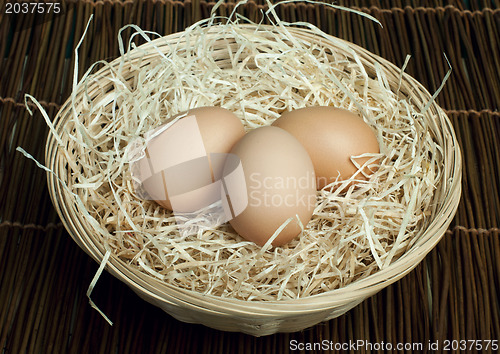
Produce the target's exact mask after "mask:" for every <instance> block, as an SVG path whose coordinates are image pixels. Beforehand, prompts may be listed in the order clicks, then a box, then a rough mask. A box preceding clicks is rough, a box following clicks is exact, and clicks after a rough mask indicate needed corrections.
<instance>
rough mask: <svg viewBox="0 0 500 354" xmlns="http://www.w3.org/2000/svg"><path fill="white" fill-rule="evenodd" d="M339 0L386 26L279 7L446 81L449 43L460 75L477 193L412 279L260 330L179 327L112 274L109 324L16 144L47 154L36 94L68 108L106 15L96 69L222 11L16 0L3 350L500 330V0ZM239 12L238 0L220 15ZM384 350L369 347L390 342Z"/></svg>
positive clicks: (156, 348) (155, 348)
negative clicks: (22, 11) (48, 6)
mask: <svg viewBox="0 0 500 354" xmlns="http://www.w3.org/2000/svg"><path fill="white" fill-rule="evenodd" d="M264 3H265V2H264V1H261V0H254V1H249V2H248V3H247V4H246V5H244V6H242V7H241V8H240V12H241V13H242V14H244V15H245V16H247V17H248V18H250V19H252V20H257V19H258V18H259V13H260V9H262V8H263V7H264V5H263V4H264ZM337 3H338V4H340V5H350V6H356V7H359V8H361V9H362V10H363V11H366V12H368V13H369V14H371V15H372V16H374V17H376V18H377V19H379V20H380V21H381V22H382V24H383V26H384V28H383V29H382V28H379V27H378V26H377V25H375V24H373V23H371V22H369V21H367V20H366V19H364V18H361V17H359V16H356V15H353V14H350V13H346V12H339V11H336V10H333V9H331V8H328V7H325V6H322V5H312V4H288V5H283V6H282V7H280V8H278V14H279V15H280V17H281V18H282V19H284V20H287V21H309V22H311V23H314V24H316V25H317V26H318V27H320V28H321V29H323V30H324V31H326V32H328V33H330V34H333V35H335V36H338V37H341V38H344V39H347V40H350V41H352V42H354V43H356V44H359V45H361V46H363V47H365V48H367V49H368V50H370V51H372V52H374V53H376V54H378V55H380V56H382V57H384V58H387V59H388V60H390V61H391V62H393V63H395V64H396V65H398V66H399V67H401V66H402V65H403V63H404V60H405V57H406V55H407V54H409V55H411V56H412V58H411V61H410V63H409V65H408V67H407V69H406V71H407V72H408V73H409V74H411V75H412V76H414V77H415V78H416V79H417V80H419V81H420V82H421V83H422V84H423V85H424V86H426V87H427V88H428V90H429V91H430V92H434V91H435V90H436V89H437V88H438V87H439V85H440V84H441V80H442V78H443V77H444V75H445V74H446V71H447V65H446V59H445V57H444V55H443V53H445V54H446V56H447V57H448V59H449V61H450V63H451V65H452V67H453V73H452V76H451V77H450V80H449V81H448V82H447V84H446V86H445V87H444V89H443V91H442V92H441V94H440V95H439V97H438V103H439V104H440V105H441V106H442V107H443V108H444V109H445V110H446V111H447V113H448V115H449V117H450V119H451V121H452V123H453V126H454V128H455V131H456V133H457V136H458V139H459V142H460V145H461V148H462V153H463V160H464V176H463V196H462V199H461V203H460V206H459V209H458V212H457V215H456V217H455V218H454V220H453V222H452V224H451V225H450V229H449V230H448V231H447V232H446V235H445V237H444V238H443V240H442V241H441V242H440V243H439V244H438V245H437V247H436V248H435V249H434V250H433V251H432V252H431V253H430V254H429V255H428V256H427V258H425V260H424V261H423V262H422V263H421V264H420V265H418V266H417V268H416V269H415V270H414V271H413V272H411V273H410V274H409V275H408V276H406V277H405V278H403V279H402V280H400V281H399V282H397V283H395V284H393V285H392V286H389V287H387V288H386V289H384V290H383V291H382V292H380V293H378V294H376V295H375V296H373V297H371V298H370V299H368V300H367V301H365V302H363V303H362V304H360V305H359V306H357V307H356V308H354V309H352V310H351V311H349V312H348V313H347V314H345V315H344V316H341V317H339V318H337V319H334V320H331V321H328V322H325V323H322V324H319V325H317V326H315V327H312V328H310V329H306V330H304V331H301V332H297V333H291V334H276V335H271V336H266V337H260V338H255V337H252V336H248V335H245V334H240V333H229V332H220V331H217V330H213V329H210V328H207V327H204V326H201V325H191V324H185V323H182V322H179V321H177V320H175V319H173V318H171V317H170V316H169V315H167V314H165V313H163V312H162V311H161V310H158V309H157V308H156V307H154V306H152V305H149V304H148V303H146V302H144V301H142V300H141V299H139V298H138V297H137V296H136V295H135V294H134V293H133V292H132V291H131V290H130V289H128V288H127V287H126V286H125V285H124V284H122V283H120V282H119V281H117V280H116V279H114V278H113V277H112V276H110V275H109V274H107V273H104V274H103V275H102V276H101V278H100V279H99V282H98V283H97V286H96V288H95V290H94V292H93V296H92V297H93V300H94V302H95V303H96V304H97V305H98V306H99V307H100V308H101V310H103V311H104V313H106V314H107V315H108V317H110V318H111V319H112V320H113V322H114V326H112V327H111V326H109V325H108V324H107V323H106V321H105V320H104V319H103V318H102V317H101V316H100V315H99V314H98V313H97V312H96V311H95V310H93V309H92V308H91V307H90V305H89V303H88V299H87V297H86V295H85V293H86V291H87V287H88V285H89V284H90V282H91V280H92V277H93V276H94V274H95V272H96V270H97V267H98V265H97V264H96V263H95V262H94V261H92V260H91V259H90V258H89V257H88V256H87V255H86V254H84V253H83V251H81V250H80V249H79V248H78V247H77V245H76V244H75V243H74V242H73V241H72V240H71V238H70V237H69V235H68V234H67V233H66V231H65V229H64V228H63V227H62V225H61V223H60V221H59V219H58V216H57V214H56V213H55V211H54V209H53V207H52V204H51V202H50V198H49V195H48V192H47V188H46V179H45V175H44V172H43V171H42V170H40V169H39V168H37V167H36V166H35V165H34V163H33V162H31V161H29V160H27V159H26V158H24V157H22V156H21V155H20V154H19V153H17V152H16V151H15V148H16V147H17V146H21V147H23V148H24V149H25V150H26V151H28V152H29V153H30V154H32V155H33V156H34V157H35V158H37V159H38V160H39V161H43V152H44V145H45V138H46V135H47V133H48V129H47V127H46V124H45V122H44V119H43V117H42V116H41V114H40V113H39V112H38V111H35V113H34V115H33V116H30V115H29V114H28V113H27V110H26V108H25V107H24V94H25V93H29V94H31V95H33V96H34V97H36V98H37V99H38V100H40V102H41V103H42V106H43V107H44V108H45V109H46V110H47V112H48V114H49V116H50V117H51V118H53V117H54V116H55V114H56V112H57V110H58V108H59V107H60V105H61V104H62V103H63V102H64V101H65V100H66V98H67V97H68V96H69V94H70V91H71V84H72V68H73V63H74V62H73V60H74V51H73V49H74V47H75V45H76V43H77V41H78V39H79V38H80V37H81V35H82V33H83V30H84V26H85V24H86V22H87V19H88V18H89V16H90V14H94V20H93V22H92V23H91V25H90V28H89V31H88V33H87V36H86V38H85V40H84V42H83V45H82V47H81V49H80V54H79V55H80V62H79V65H80V67H79V72H80V73H82V72H84V70H85V69H87V68H88V67H89V66H90V65H91V64H92V63H94V62H95V61H97V60H100V59H106V60H109V59H112V58H115V57H117V56H118V44H117V41H116V37H117V34H118V30H119V29H120V28H121V27H122V26H123V25H125V24H128V23H134V24H137V25H139V26H140V27H141V28H143V29H145V30H152V31H156V32H158V33H160V34H162V35H166V34H169V33H172V32H176V31H180V30H183V29H184V28H185V27H186V26H188V25H190V24H192V23H193V22H195V21H197V20H199V19H201V18H204V17H207V16H208V15H209V13H210V10H211V8H212V6H213V3H209V2H205V1H199V0H192V1H190V2H187V1H186V2H180V1H169V0H157V1H152V0H141V1H130V0H128V1H95V2H94V1H89V0H86V1H66V2H65V3H64V5H65V6H64V11H63V13H62V14H60V15H57V16H55V17H52V15H50V16H48V15H46V17H43V16H42V15H40V16H42V17H40V16H38V17H36V18H33V17H30V16H24V17H23V16H17V17H16V16H13V15H6V14H4V9H5V1H4V0H0V5H1V10H0V11H1V12H0V147H1V150H0V151H1V155H0V201H1V202H0V352H1V353H4V352H6V353H25V352H28V353H64V352H70V353H149V352H151V353H287V352H293V350H292V349H295V347H294V344H296V345H298V344H299V343H302V344H306V343H311V344H312V343H319V342H321V341H323V340H326V341H328V343H332V344H333V343H349V341H357V340H364V341H367V342H368V343H381V342H384V343H391V344H393V345H394V346H395V345H396V344H397V343H410V344H411V343H424V349H425V351H427V349H428V343H429V341H430V342H432V343H434V342H436V341H438V342H439V344H440V346H441V347H440V349H441V350H442V349H443V346H444V345H445V343H446V342H445V341H446V340H450V341H452V340H475V339H480V340H495V339H496V340H500V303H499V297H500V239H499V237H500V229H499V228H500V225H499V224H500V197H499V195H500V183H499V182H500V167H499V166H500V113H499V108H500V1H498V0H496V1H495V0H493V1H487V0H484V1H480V0H476V1H473V0H471V1H465V2H462V1H458V0H455V1H444V0H443V1H425V0H421V1H417V0H413V1H398V0H371V1H370V0H364V1H362V0H355V1H338V2H337ZM233 7H234V4H233V3H231V2H227V3H226V4H224V5H223V6H221V7H220V8H219V10H218V12H219V13H220V14H221V15H228V14H229V13H230V12H231V11H232V9H233ZM129 36H130V31H125V33H124V38H125V39H127V38H129ZM138 44H140V42H138ZM450 344H452V343H450ZM450 348H452V347H451V345H450ZM365 349H366V350H365ZM369 349H370V348H364V349H363V350H361V351H360V352H376V350H375V349H373V348H372V349H373V350H369ZM347 351H352V350H347ZM311 352H323V350H321V348H320V349H318V350H313V351H311ZM486 352H494V351H492V350H491V347H490V350H489V351H488V350H487V351H486Z"/></svg>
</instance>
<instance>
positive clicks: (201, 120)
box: [140, 107, 245, 213]
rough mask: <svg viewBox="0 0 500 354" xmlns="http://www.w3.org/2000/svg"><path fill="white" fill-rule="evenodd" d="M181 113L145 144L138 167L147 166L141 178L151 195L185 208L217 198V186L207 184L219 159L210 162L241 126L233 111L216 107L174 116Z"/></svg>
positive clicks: (238, 136)
mask: <svg viewBox="0 0 500 354" xmlns="http://www.w3.org/2000/svg"><path fill="white" fill-rule="evenodd" d="M181 115H182V116H183V117H182V118H180V119H179V120H178V121H177V122H175V123H174V124H173V125H171V126H170V127H169V128H168V129H166V130H165V131H163V132H162V133H160V134H159V135H158V136H156V137H154V138H153V139H152V140H151V141H150V142H149V143H148V145H147V149H146V154H147V158H145V159H143V160H142V161H140V163H141V164H142V165H141V166H140V168H141V169H143V170H144V169H151V171H153V172H152V174H151V177H149V178H147V179H146V180H145V181H144V182H143V188H144V189H145V191H146V192H147V193H148V195H149V196H150V197H151V199H153V200H155V201H156V202H157V203H158V204H160V205H161V206H163V207H165V208H167V209H169V210H172V209H173V207H172V202H171V201H174V199H173V198H175V203H174V204H175V205H174V207H175V211H176V212H188V213H190V212H195V211H197V210H199V209H201V208H203V207H206V206H207V205H209V204H211V203H213V202H215V201H217V200H218V199H219V198H220V193H219V190H218V189H217V188H211V187H210V185H211V184H213V182H215V180H214V176H220V175H221V173H222V169H223V167H224V164H220V163H218V164H216V163H212V162H213V161H215V159H214V156H215V155H217V154H219V155H220V154H227V153H229V152H230V151H231V149H232V147H233V146H234V145H235V144H236V142H237V141H238V140H240V139H241V138H242V137H243V136H244V134H245V128H244V127H243V124H242V123H241V121H240V119H239V118H238V117H237V116H236V115H235V114H233V113H232V112H231V111H228V110H227V109H224V108H221V107H198V108H194V109H190V110H189V111H187V112H183V113H180V114H178V115H177V116H175V117H178V116H181ZM175 117H174V118H175ZM194 118H195V119H194ZM160 128H161V127H160ZM165 166H168V168H164V167H165Z"/></svg>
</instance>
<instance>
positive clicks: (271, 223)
mask: <svg viewBox="0 0 500 354" xmlns="http://www.w3.org/2000/svg"><path fill="white" fill-rule="evenodd" d="M231 153H232V154H235V155H236V156H238V157H239V159H240V161H241V164H242V167H243V171H244V176H245V181H246V192H247V199H248V205H247V206H246V208H245V209H244V211H243V212H242V213H241V214H239V215H237V216H236V217H235V218H233V219H232V220H230V221H229V222H230V224H231V225H232V227H233V228H234V229H235V230H236V232H237V233H238V234H239V235H241V236H242V237H243V238H245V239H247V240H250V241H253V242H255V243H256V244H257V245H260V246H262V245H264V244H265V243H266V242H267V241H268V240H269V238H270V237H271V236H273V234H274V233H275V231H276V230H277V229H278V228H279V227H280V226H281V225H282V224H283V223H284V222H285V221H287V219H289V218H293V220H291V221H290V222H289V223H288V224H287V226H286V227H285V228H284V229H283V230H282V231H281V232H280V233H279V234H278V236H277V237H276V238H275V239H274V241H273V242H272V244H273V245H274V246H281V245H284V244H286V243H287V242H289V241H291V240H292V239H293V238H295V237H296V236H297V235H299V233H300V232H301V227H300V226H299V224H298V222H297V219H296V215H298V217H299V218H300V221H301V223H302V224H303V225H304V227H305V226H306V225H307V223H308V222H309V221H310V219H311V217H312V214H313V211H314V207H315V205H316V179H315V175H314V167H313V164H312V161H311V158H310V157H309V155H308V153H307V151H306V150H305V149H304V147H303V146H302V145H301V144H300V143H299V142H298V141H297V139H295V138H294V137H293V136H292V135H291V134H289V133H288V132H286V131H285V130H283V129H281V128H278V127H271V126H267V127H261V128H257V129H254V130H252V131H250V132H249V133H247V134H246V135H245V136H244V137H243V138H242V139H241V140H240V141H238V143H236V145H235V146H234V148H233V149H232V150H231Z"/></svg>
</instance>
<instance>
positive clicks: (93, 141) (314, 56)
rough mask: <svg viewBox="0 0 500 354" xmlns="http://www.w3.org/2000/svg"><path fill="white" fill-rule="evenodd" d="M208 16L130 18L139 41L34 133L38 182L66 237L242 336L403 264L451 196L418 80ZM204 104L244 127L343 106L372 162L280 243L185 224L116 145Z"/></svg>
mask: <svg viewBox="0 0 500 354" xmlns="http://www.w3.org/2000/svg"><path fill="white" fill-rule="evenodd" d="M212 21H213V19H212V20H210V21H203V22H200V23H197V24H195V25H194V26H192V27H190V28H188V29H187V30H185V31H184V32H181V33H176V34H173V35H170V36H167V37H163V38H158V39H156V40H152V41H150V40H149V37H148V35H151V34H147V33H145V32H143V31H141V30H140V29H137V33H136V35H141V36H143V37H144V38H147V40H148V43H146V44H144V45H142V46H139V47H135V46H134V45H133V43H132V41H131V42H130V43H129V44H128V48H127V50H125V49H123V48H124V46H123V44H122V43H120V44H121V48H122V55H121V56H120V57H119V58H118V59H116V60H114V61H112V62H111V63H107V62H104V61H101V62H99V63H96V65H97V66H101V68H100V69H99V70H98V71H97V72H96V70H95V67H92V68H91V69H89V71H87V72H86V73H85V74H84V76H83V78H82V79H81V80H80V82H79V83H78V84H76V83H75V87H74V90H73V94H72V97H71V98H70V99H69V100H68V102H66V104H65V105H64V106H63V107H62V109H61V110H60V112H59V114H58V116H57V117H56V120H55V122H54V125H53V126H51V133H50V134H49V139H48V142H47V154H46V159H47V166H48V167H47V168H48V170H50V173H49V174H48V175H49V189H50V191H51V195H52V198H53V200H54V204H55V205H56V207H57V209H58V211H59V213H60V215H61V217H62V219H63V220H64V222H65V225H66V227H67V228H68V230H69V231H70V233H71V235H72V236H73V238H74V239H75V240H76V241H77V242H78V244H79V245H80V246H81V247H82V248H83V249H84V250H86V252H88V253H89V254H90V255H92V256H93V257H94V258H95V259H96V260H98V261H99V262H101V261H103V258H104V262H103V264H102V265H103V266H104V265H107V266H108V269H109V270H110V271H111V272H112V273H113V274H115V275H116V276H118V277H119V278H121V279H122V280H124V281H125V282H127V284H129V285H130V286H131V287H132V288H134V290H136V291H137V292H138V293H139V294H140V295H141V296H143V297H144V298H147V299H148V300H149V301H151V302H153V303H156V304H158V305H159V306H162V307H163V308H165V309H166V310H167V311H168V312H170V313H172V314H173V315H174V316H176V317H177V318H180V319H182V320H185V321H189V322H201V323H205V324H208V325H210V326H212V327H216V328H220V329H227V330H242V331H244V332H248V333H252V334H266V333H271V332H275V331H278V330H297V329H301V328H304V327H307V326H309V325H312V324H314V323H317V322H319V321H321V320H324V319H327V318H330V317H334V316H336V315H339V314H341V313H343V312H345V311H346V310H348V309H349V308H351V307H353V306H354V305H355V304H357V303H359V302H360V301H362V300H363V299H364V298H366V297H367V296H369V295H371V294H373V293H374V292H376V291H378V290H380V289H381V288H382V287H384V286H386V285H388V284H389V283H391V282H393V281H394V280H396V279H398V278H399V277H401V276H403V275H404V274H406V273H407V272H408V271H410V270H411V269H412V268H413V267H414V266H416V264H417V263H418V262H419V261H420V260H421V259H422V258H423V257H424V255H425V254H426V253H427V252H428V251H429V250H430V249H431V248H432V247H433V246H434V245H435V244H436V243H437V241H438V240H439V238H440V237H441V236H442V234H443V232H444V230H445V229H446V227H447V225H448V224H449V222H450V221H451V216H452V215H453V213H454V212H455V210H456V205H457V203H458V198H459V194H460V155H459V151H458V148H457V146H456V139H455V137H454V134H453V131H452V129H451V127H450V124H449V122H448V120H447V118H446V116H445V115H444V113H443V111H442V110H441V109H440V108H439V107H438V106H437V105H436V104H435V103H434V102H433V97H431V95H430V94H429V93H428V92H427V91H426V90H425V89H424V88H423V87H422V86H421V85H420V84H419V83H418V82H416V81H415V80H414V79H412V78H411V77H409V76H407V75H406V74H404V73H403V71H404V69H400V68H396V67H395V66H393V65H392V64H390V63H388V62H386V61H385V60H383V59H381V58H378V57H376V56H375V55H373V54H371V53H369V52H367V51H366V50H364V49H362V48H359V47H357V46H355V45H353V44H351V43H348V42H345V41H342V40H339V39H337V38H334V37H331V36H329V35H327V34H325V33H323V32H321V31H320V30H318V29H317V28H315V27H314V26H312V25H307V24H299V25H297V24H295V25H289V24H286V23H283V22H278V23H277V24H275V25H273V26H266V25H259V24H238V23H234V22H227V23H225V24H221V23H214V22H212ZM212 105H213V106H221V107H224V108H226V109H228V110H230V111H232V112H234V113H235V114H236V115H237V116H238V117H240V118H241V120H242V122H243V123H244V126H245V128H246V130H247V131H249V130H252V129H255V128H258V127H261V126H266V125H270V124H271V123H272V122H273V121H274V120H275V119H276V118H277V117H279V115H280V114H281V113H282V112H284V111H287V110H292V109H296V108H300V107H306V106H315V105H329V106H335V107H342V108H345V109H348V110H351V111H353V112H356V113H358V114H359V115H361V116H362V117H363V118H364V120H365V122H366V123H367V124H369V125H370V126H371V127H372V128H373V130H374V131H375V132H376V134H377V137H378V140H379V143H380V147H381V153H380V154H376V155H371V157H372V160H371V163H376V164H378V170H377V171H376V173H374V174H373V175H372V177H371V178H370V180H369V181H365V182H360V183H358V188H351V189H349V191H348V192H347V193H345V194H339V192H336V191H334V192H330V191H327V190H322V191H320V192H318V198H317V205H316V208H315V210H314V214H313V218H312V220H311V221H310V222H309V223H308V224H307V225H305V226H304V231H303V233H302V234H301V235H300V237H298V238H296V239H295V240H294V241H292V242H291V243H289V244H287V245H285V246H283V247H276V248H273V247H271V246H266V247H263V248H261V247H258V246H256V245H255V244H253V243H251V242H248V241H245V240H244V239H242V238H241V237H240V236H239V235H237V234H236V233H235V232H234V230H233V229H232V228H231V226H230V225H229V224H228V223H226V224H223V225H221V226H219V227H217V228H215V229H210V230H203V231H200V232H199V233H198V234H196V235H187V236H186V235H185V234H182V233H180V232H179V230H178V229H177V227H176V223H175V220H174V217H173V215H172V214H171V213H170V212H169V211H167V210H165V209H162V208H161V207H159V206H158V205H157V204H156V203H155V202H152V201H148V200H143V199H141V198H139V197H138V196H137V195H136V191H135V190H134V188H133V183H132V180H131V173H130V168H129V156H127V154H128V151H129V149H128V147H129V144H130V143H131V142H132V141H134V140H136V139H138V138H139V139H140V138H141V137H144V136H145V134H146V133H147V132H148V131H150V130H152V129H153V128H155V127H157V126H159V125H161V124H164V123H167V122H169V119H170V118H171V117H172V116H174V115H176V114H177V113H179V112H182V111H185V110H187V109H189V108H193V107H198V106H212ZM353 161H356V159H355V157H353ZM349 182H350V181H345V182H338V184H339V185H341V184H342V183H346V184H347V183H349ZM341 189H342V188H339V189H337V190H341ZM256 222H258V220H256ZM266 303H269V304H270V305H273V306H278V307H266V306H267V305H266ZM281 305H282V306H284V307H283V308H281V307H279V306H281ZM306 305H307V306H306ZM179 308H181V309H182V308H184V310H179ZM187 308H189V309H190V310H191V311H188V310H187ZM202 308H203V309H202ZM314 312H316V313H315V314H312V315H311V316H310V317H307V316H306V314H307V313H310V314H311V313H314ZM196 313H203V314H204V315H199V316H197V315H196ZM229 313H230V314H231V315H230V316H229V317H231V318H233V320H234V321H231V320H229V319H228V316H227V315H228V314H229ZM318 313H319V314H318ZM217 314H218V315H217ZM257 314H258V315H260V316H261V317H260V319H259V316H258V315H257ZM264 314H267V315H268V316H270V317H267V318H266V317H265V316H264V317H262V316H263V315H264ZM297 315H301V316H305V317H301V318H302V319H303V320H301V321H298V322H296V323H289V324H288V325H287V326H288V327H286V326H285V327H283V326H284V325H283V321H282V319H283V318H288V319H289V318H290V316H292V317H293V316H297ZM204 316H206V317H204ZM214 316H215V317H214ZM217 316H219V317H217ZM203 318H209V319H208V320H207V319H205V320H204V319H203ZM270 318H272V319H273V321H270V320H269V319H270ZM243 319H246V320H243ZM266 321H267V322H266ZM264 323H267V325H266V324H264ZM263 326H264V327H265V326H267V329H263ZM269 326H271V327H272V328H271V327H269Z"/></svg>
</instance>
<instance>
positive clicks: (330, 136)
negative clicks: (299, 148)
mask: <svg viewBox="0 0 500 354" xmlns="http://www.w3.org/2000/svg"><path fill="white" fill-rule="evenodd" d="M272 125H273V126H276V127H280V128H282V129H284V130H286V131H287V132H289V133H290V134H292V135H293V136H294V137H295V138H297V140H298V141H300V143H301V144H302V145H303V146H304V147H305V149H306V150H307V152H308V153H309V155H310V156H311V160H312V162H313V165H314V170H315V172H316V179H317V180H316V183H317V186H318V189H322V188H324V187H325V186H326V185H328V184H330V183H332V182H334V181H335V180H336V178H337V177H339V180H341V181H342V180H346V179H349V178H351V177H352V176H353V175H355V176H354V178H355V179H361V180H366V177H365V176H364V175H363V173H361V171H360V172H359V173H357V174H356V172H357V171H358V169H357V168H356V166H355V165H354V164H353V163H352V161H351V156H357V155H361V154H364V153H379V151H380V148H379V144H378V141H377V137H376V136H375V133H374V131H373V130H372V128H370V126H369V125H368V124H366V123H365V122H364V120H363V119H362V118H361V117H360V116H358V115H357V114H355V113H353V112H351V111H348V110H345V109H341V108H336V107H331V106H315V107H306V108H300V109H296V110H292V111H288V112H285V113H283V114H282V115H281V116H280V117H279V118H278V119H277V120H275V121H274V122H273V124H272ZM368 160H369V158H368V157H364V158H357V159H356V161H357V163H359V164H360V165H363V164H364V163H365V162H367V161H368ZM363 172H364V173H365V174H366V175H367V176H369V175H370V174H371V172H372V171H370V169H368V168H365V169H364V170H363ZM346 190H347V188H346V189H345V190H344V191H346Z"/></svg>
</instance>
